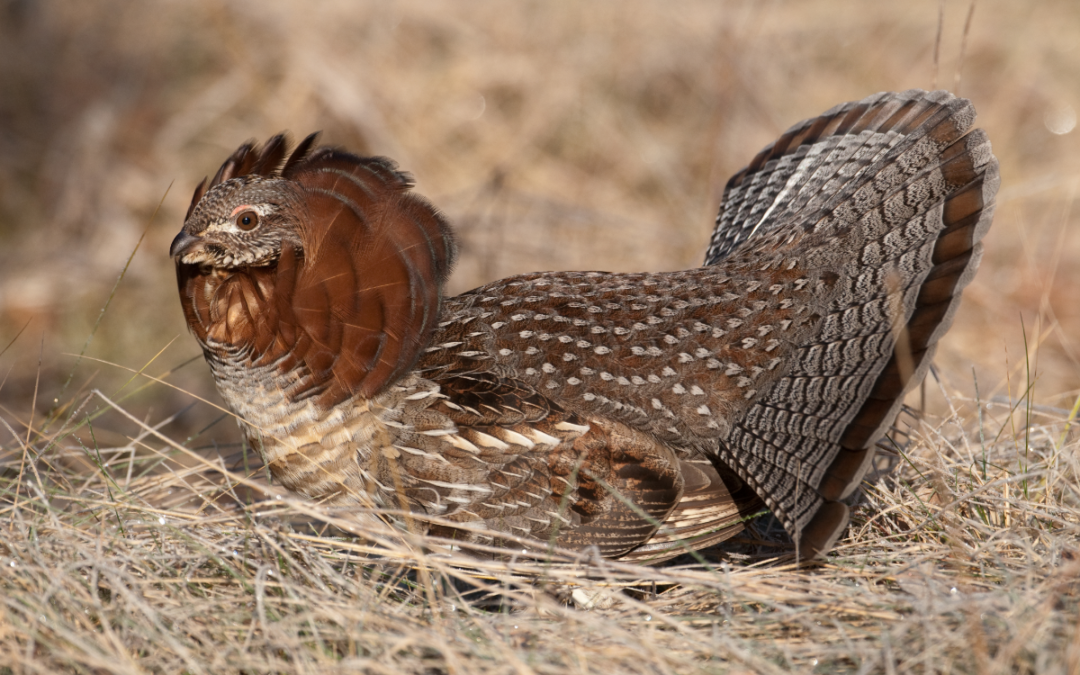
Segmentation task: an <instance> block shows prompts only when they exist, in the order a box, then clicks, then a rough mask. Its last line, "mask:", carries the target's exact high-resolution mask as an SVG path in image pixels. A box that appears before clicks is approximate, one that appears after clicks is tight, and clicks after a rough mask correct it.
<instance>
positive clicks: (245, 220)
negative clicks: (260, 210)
mask: <svg viewBox="0 0 1080 675" xmlns="http://www.w3.org/2000/svg"><path fill="white" fill-rule="evenodd" d="M258 224H259V214H257V213H255V212H254V211H244V212H243V213H241V214H240V215H238V216H237V217H236V226H237V227H239V228H240V229H241V230H254V229H255V226H256V225H258Z"/></svg>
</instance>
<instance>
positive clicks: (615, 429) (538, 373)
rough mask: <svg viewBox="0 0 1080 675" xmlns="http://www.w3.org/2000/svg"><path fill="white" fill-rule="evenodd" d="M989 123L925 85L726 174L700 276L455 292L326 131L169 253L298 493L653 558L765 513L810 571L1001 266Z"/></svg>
mask: <svg viewBox="0 0 1080 675" xmlns="http://www.w3.org/2000/svg"><path fill="white" fill-rule="evenodd" d="M973 120H974V109H973V108H972V106H971V104H970V103H969V102H968V101H965V100H963V99H957V98H954V97H952V96H951V95H949V94H947V93H945V92H933V93H927V92H921V91H909V92H904V93H901V94H893V93H885V94H878V95H876V96H872V97H869V98H867V99H864V100H863V101H858V102H853V103H848V104H844V105H842V106H838V107H837V108H834V109H833V110H830V111H828V112H826V113H825V114H823V115H821V116H820V117H817V118H814V119H811V120H807V121H805V122H803V123H801V124H799V125H796V126H795V127H793V128H792V129H791V130H789V131H788V132H787V133H785V134H784V135H783V136H781V137H780V139H779V140H778V141H777V142H776V143H774V144H773V145H771V146H769V147H768V148H766V149H765V150H764V151H762V152H761V153H760V154H759V155H758V156H757V157H756V158H755V159H754V160H753V161H752V162H751V163H750V165H749V166H748V167H747V168H746V169H744V170H743V171H741V172H740V173H739V174H737V175H736V176H735V177H734V178H732V180H731V181H730V182H729V183H728V186H727V189H726V190H725V194H724V201H723V206H722V208H721V212H720V216H719V217H718V218H717V224H716V229H715V231H714V234H713V238H712V241H711V243H710V247H709V251H708V253H707V257H706V264H705V266H703V267H700V268H697V269H691V270H686V271H683V272H670V273H641V274H610V273H605V272H558V273H555V272H547V273H534V274H526V275H521V276H516V277H511V278H508V279H503V280H500V281H496V282H494V283H491V284H488V285H486V286H483V287H480V288H477V289H475V290H473V291H470V292H468V293H464V294H462V295H460V296H457V297H454V298H442V297H441V288H442V284H443V281H444V280H445V278H446V276H447V274H448V273H449V270H450V267H451V266H452V264H453V259H454V245H453V240H452V237H451V234H450V230H449V227H448V226H447V224H446V223H445V222H444V221H443V220H442V218H441V217H440V216H439V215H438V213H437V212H436V211H435V210H434V209H433V208H432V207H431V206H430V205H429V204H427V202H425V201H424V200H423V199H421V198H419V197H417V196H415V195H414V194H412V193H411V192H409V188H410V186H411V183H410V180H409V178H408V177H407V176H406V175H405V174H402V173H400V172H399V171H398V170H397V169H396V167H395V166H394V164H393V163H392V162H390V161H389V160H386V159H382V158H362V157H356V156H353V155H350V154H348V153H346V152H343V151H340V150H334V149H330V148H317V149H316V148H315V145H314V136H309V137H308V138H307V139H305V141H304V142H303V143H301V144H300V146H299V147H298V148H297V149H296V150H294V151H293V152H292V153H288V152H287V150H286V142H285V140H284V139H283V137H281V136H277V137H275V138H273V139H271V140H270V141H268V142H267V143H266V144H265V145H264V146H262V147H261V148H258V149H256V148H254V147H253V146H252V145H251V144H248V145H244V146H242V147H241V148H240V149H239V150H237V152H236V153H234V154H233V156H232V157H230V158H229V159H228V160H227V161H226V163H225V164H224V165H223V166H222V168H221V170H220V171H219V172H218V174H217V176H215V177H214V179H213V180H212V181H210V183H209V185H207V184H206V182H205V181H204V183H203V184H202V185H200V186H199V188H198V189H197V190H196V192H195V196H194V198H193V200H192V206H191V209H190V210H189V212H188V216H187V220H186V222H185V224H184V228H183V230H182V231H181V233H180V234H179V235H178V236H177V238H176V240H175V241H174V242H173V246H172V256H173V258H174V259H175V260H176V263H177V276H178V280H179V285H180V294H181V300H182V303H183V306H184V312H185V316H186V317H187V320H188V323H189V325H190V326H191V329H192V331H193V333H194V334H195V336H196V338H197V339H198V340H199V342H200V344H201V345H202V347H203V350H204V353H205V355H206V358H207V361H208V362H209V364H210V367H211V370H212V372H213V374H214V378H215V381H216V382H217V385H218V388H219V390H220V391H221V393H222V396H223V397H224V398H225V400H226V402H227V403H228V404H229V406H230V407H231V408H232V409H233V410H234V411H235V412H236V414H237V415H238V417H239V418H240V419H241V426H242V427H243V428H244V431H245V433H246V435H247V438H248V440H249V441H250V442H251V444H252V445H253V446H254V447H256V448H258V449H259V451H260V452H261V453H262V454H263V457H264V459H265V460H266V462H267V464H268V465H269V467H270V470H271V472H272V473H273V475H274V476H275V477H276V478H277V479H278V480H279V481H280V482H281V483H282V484H283V485H285V486H286V487H288V488H289V489H292V490H295V491H297V492H299V493H301V494H303V495H306V496H308V497H310V498H313V499H318V500H324V501H328V502H331V503H334V504H340V505H348V504H350V503H357V504H373V505H377V506H385V507H388V508H390V509H402V508H404V509H407V510H409V511H412V512H413V513H414V514H416V516H417V518H415V519H411V520H414V521H415V522H418V523H421V524H422V525H421V526H423V527H425V528H427V529H429V531H431V532H432V533H434V534H439V535H443V536H447V537H452V538H456V539H458V540H463V541H478V542H482V543H496V544H498V543H499V541H500V540H499V534H500V533H502V534H505V535H512V536H515V537H523V538H526V539H531V540H535V541H536V542H538V545H539V544H544V543H547V542H554V543H557V544H558V545H561V546H565V547H570V548H579V549H580V548H585V547H590V546H595V547H597V549H598V550H599V552H600V553H601V554H602V555H604V556H609V557H620V556H621V557H625V558H630V559H638V560H647V561H656V560H661V559H664V558H667V557H670V556H671V555H675V554H677V553H679V552H681V551H682V550H684V549H685V548H686V547H691V548H701V547H703V546H707V545H710V544H713V543H715V542H717V541H721V540H723V539H725V538H727V537H729V536H731V535H732V534H734V533H735V532H737V531H738V530H739V529H740V528H741V519H742V518H743V517H745V515H746V514H748V513H751V512H753V511H754V510H756V509H757V508H758V506H759V505H760V503H761V502H764V504H766V505H767V506H768V508H770V509H771V510H772V511H773V512H774V513H775V514H776V515H777V517H778V518H779V519H780V520H781V521H782V522H783V524H784V526H785V527H786V528H787V530H788V532H789V533H791V535H792V537H793V539H794V540H795V542H796V546H797V547H798V549H799V553H800V555H801V556H802V557H804V558H807V557H811V556H814V555H818V554H821V553H824V552H826V551H828V549H829V548H830V547H831V546H832V545H833V543H834V542H835V540H836V538H837V537H838V536H839V535H840V533H841V532H842V531H843V529H844V527H845V526H846V524H847V520H848V509H847V506H845V505H844V503H843V502H842V501H841V500H843V499H844V498H846V497H847V496H848V495H849V494H850V493H851V492H852V491H853V490H854V489H855V488H856V487H857V485H858V483H859V481H860V480H861V478H862V476H863V474H864V473H865V471H866V468H867V466H868V464H869V461H870V458H871V455H872V452H873V447H874V444H875V443H876V442H877V441H878V440H879V439H880V438H881V436H882V435H883V434H884V432H885V430H886V429H887V428H888V427H889V425H890V424H892V421H893V419H894V418H895V416H896V412H897V410H898V408H899V406H900V405H901V401H902V399H903V394H904V392H905V391H906V390H907V389H908V388H909V387H910V386H911V385H912V383H914V382H917V381H918V380H919V379H920V378H921V377H922V376H923V374H924V373H925V371H926V369H927V368H928V366H929V363H930V359H931V357H932V354H933V350H934V347H935V345H936V343H937V341H938V340H939V339H940V337H941V335H942V334H943V333H944V332H945V330H946V329H947V328H948V326H949V324H950V322H951V320H952V316H953V314H954V312H955V310H956V307H957V305H958V303H959V298H960V292H961V291H962V290H963V288H964V286H966V285H967V283H968V282H969V281H970V280H971V278H972V276H973V274H974V272H975V269H976V267H977V265H978V261H979V257H980V254H981V244H980V240H981V239H982V237H983V235H984V234H985V232H986V230H987V228H988V227H989V225H990V221H991V215H992V210H993V198H994V193H995V191H996V188H997V184H998V173H997V162H996V160H995V159H994V158H993V155H992V154H991V153H990V145H989V142H988V141H987V139H986V135H985V134H984V133H983V132H981V131H979V130H975V131H971V132H969V128H970V126H971V124H972V122H973ZM424 516H431V517H437V519H438V521H439V522H437V523H435V524H430V525H429V524H427V521H425V519H424Z"/></svg>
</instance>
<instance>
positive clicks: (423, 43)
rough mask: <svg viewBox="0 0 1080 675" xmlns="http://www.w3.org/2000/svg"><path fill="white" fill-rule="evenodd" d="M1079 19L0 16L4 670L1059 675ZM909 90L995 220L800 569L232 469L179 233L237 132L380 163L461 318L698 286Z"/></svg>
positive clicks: (957, 1)
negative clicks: (533, 293)
mask: <svg viewBox="0 0 1080 675" xmlns="http://www.w3.org/2000/svg"><path fill="white" fill-rule="evenodd" d="M1074 5H1075V2H1074V0H1040V1H1038V2H1023V3H1020V2H1013V1H1012V0H979V1H978V2H977V3H971V2H968V1H961V0H945V1H942V2H939V1H938V0H920V1H916V2H906V3H885V2H879V3H866V2H856V1H854V0H850V1H849V0H800V1H798V2H796V1H784V0H773V1H770V2H741V1H736V0H730V1H720V0H686V1H685V2H679V3H671V2H666V1H663V0H620V1H619V2H590V3H546V2H503V1H500V0H477V1H476V2H471V3H468V4H464V3H452V2H442V1H438V0H402V1H401V2H396V3H385V2H378V3H376V2H371V3H366V2H329V1H328V2H322V3H317V4H310V5H308V4H304V5H301V4H299V3H289V2H276V1H264V2H258V3H256V2H246V1H244V0H231V1H230V2H224V3H219V2H210V1H208V0H206V1H204V0H193V1H190V2H167V1H165V0H160V1H158V2H139V3H133V2H128V1H126V0H101V1H100V2H95V3H83V2H66V1H64V0H44V1H42V2H33V3H31V2H23V1H21V0H0V675H6V673H9V672H10V673H53V672H76V673H113V672H116V673H120V672H123V673H127V672H132V673H135V672H140V673H141V672H161V673H176V672H189V673H227V672H249V673H257V672H320V673H322V672H338V671H349V672H372V673H399V672H406V673H412V672H416V673H443V672H447V673H466V674H467V673H481V672H499V673H502V672H515V673H527V672H541V673H564V672H569V673H575V672H580V673H604V674H606V673H621V672H626V673H639V672H640V673H680V674H681V673H691V672H715V673H726V672H763V673H771V672H810V671H814V670H816V671H817V672H823V673H824V672H837V671H841V672H843V671H847V672H867V673H869V672H874V673H876V672H881V673H894V672H895V673H902V672H916V673H938V672H962V673H967V672H971V673H984V672H1001V673H1013V672H1031V673H1078V672H1080V601H1078V597H1080V596H1078V588H1077V581H1076V580H1077V578H1078V574H1080V537H1078V534H1080V532H1078V528H1080V502H1078V497H1077V490H1078V486H1080V481H1078V471H1077V469H1078V463H1080V459H1078V457H1080V452H1078V451H1080V438H1078V436H1077V431H1076V429H1075V421H1076V403H1077V400H1078V397H1080V345H1078V344H1077V336H1078V335H1080V303H1077V302H1076V298H1077V297H1080V274H1077V272H1076V261H1077V260H1080V236H1078V235H1077V232H1078V225H1080V223H1078V222H1077V221H1078V220H1080V210H1078V209H1076V208H1074V202H1075V199H1076V195H1077V192H1078V187H1080V131H1077V130H1075V129H1076V119H1077V111H1078V110H1080V90H1078V89H1077V87H1076V82H1078V81H1080V12H1077V11H1076V8H1075V6H1074ZM972 8H974V11H973V13H971V11H972ZM934 86H943V87H947V88H950V89H952V90H954V91H959V93H960V94H962V95H964V96H968V97H970V98H971V99H972V100H973V101H974V103H975V105H976V108H977V110H978V111H979V119H978V122H977V124H978V125H979V126H981V127H983V128H985V129H986V130H987V131H988V133H989V135H990V138H991V140H992V142H993V145H994V151H995V154H996V155H997V157H998V158H999V160H1000V162H1001V170H1002V178H1003V181H1002V189H1001V192H1000V194H999V198H998V208H997V214H996V217H995V223H994V226H993V228H992V230H991V232H990V234H989V235H988V236H987V239H986V240H985V243H986V255H985V258H984V261H983V265H982V268H981V270H980V272H979V274H978V276H977V277H976V279H975V281H974V282H973V283H972V284H971V286H970V287H969V288H968V289H967V290H966V292H965V299H964V304H963V306H962V307H961V311H960V313H959V314H958V316H957V319H956V323H955V326H954V328H953V330H952V331H951V333H950V334H949V335H948V336H947V337H946V338H945V340H944V341H943V343H942V345H941V348H940V350H939V351H938V354H937V358H936V365H937V375H936V377H935V378H933V379H931V380H930V381H929V382H928V383H927V385H926V387H925V388H924V392H923V395H919V394H916V395H915V396H913V398H912V399H911V400H910V401H909V403H910V404H911V405H912V406H914V407H916V408H919V409H921V410H923V411H924V413H923V415H922V417H921V418H917V417H912V416H905V419H904V421H903V422H902V424H901V427H902V428H904V429H906V430H907V433H906V434H904V435H900V436H896V437H895V438H894V439H893V440H894V441H895V444H892V445H890V447H889V448H888V449H887V451H886V452H885V453H883V456H882V457H883V460H882V467H881V468H882V471H880V472H879V473H878V474H877V475H875V476H874V477H872V478H871V479H870V480H869V481H868V482H867V484H866V486H865V490H864V492H863V495H862V497H860V501H859V502H858V503H857V506H856V509H855V518H854V524H853V526H852V528H851V530H850V532H849V535H848V538H847V539H845V540H843V541H842V542H841V543H840V545H839V546H838V547H837V549H836V550H835V551H834V552H833V554H832V555H830V557H829V559H828V561H827V562H826V563H825V564H823V565H821V566H818V567H814V568H804V569H796V568H794V567H793V565H792V563H791V550H790V548H789V547H788V544H787V539H786V537H785V536H784V535H783V533H782V532H781V530H780V528H779V527H778V525H777V524H776V523H775V522H774V521H772V520H771V519H770V518H769V517H768V516H763V517H761V518H758V519H756V520H755V521H754V522H752V523H751V524H750V526H749V529H748V531H747V532H746V533H745V535H744V536H742V537H741V538H740V539H739V540H737V541H736V542H735V543H734V544H731V545H728V546H725V547H723V548H722V549H718V550H712V551H709V552H707V553H706V554H705V555H704V556H703V557H702V558H700V559H696V558H692V557H689V556H687V557H684V558H683V559H681V560H677V561H674V563H672V564H669V565H667V566H665V567H663V568H661V569H648V568H639V567H632V566H627V565H620V564H615V563H604V562H602V561H595V560H574V559H572V558H565V557H563V558H557V559H555V560H552V561H551V562H548V563H540V562H537V561H531V560H524V559H520V560H511V561H507V562H500V563H490V562H489V563H483V564H481V563H476V562H471V563H470V562H469V561H468V560H465V559H462V558H461V557H460V556H459V557H457V558H452V557H447V556H446V555H442V554H440V553H437V552H436V553H433V552H432V551H433V550H434V551H437V542H426V544H427V546H425V542H419V541H416V540H414V539H412V538H410V537H409V536H406V535H404V534H402V533H397V532H394V531H390V530H386V531H381V530H380V531H375V530H376V529H378V528H375V529H373V528H371V527H367V528H366V529H365V530H364V533H363V534H364V536H345V535H344V534H342V533H344V532H347V531H348V529H349V528H350V527H351V525H350V523H349V522H348V521H347V519H341V518H340V517H337V519H335V518H329V520H330V521H331V523H332V525H333V527H332V528H330V529H327V527H326V526H325V525H319V523H324V522H325V521H326V520H327V517H325V516H324V515H322V514H319V513H316V512H314V511H313V510H312V508H313V507H311V506H310V505H307V504H304V503H300V502H294V501H292V500H291V499H290V498H289V497H288V496H287V495H279V494H278V493H277V492H276V491H275V489H274V488H273V487H272V486H269V485H267V483H266V481H265V480H264V478H263V476H262V474H261V473H260V472H259V471H258V470H255V463H254V462H252V461H251V458H247V461H246V463H245V458H244V457H243V452H242V448H240V447H239V445H238V444H237V443H238V434H237V432H236V425H235V424H234V423H233V422H232V421H231V420H230V419H228V417H227V416H226V415H225V414H223V413H222V411H220V410H219V409H218V408H217V407H216V406H217V405H218V403H219V399H218V398H217V397H216V394H215V393H214V391H213V386H212V384H211V381H210V378H209V374H208V373H207V372H206V368H205V366H204V365H203V363H202V359H201V356H200V355H199V353H198V350H197V348H196V346H195V344H194V342H193V341H192V340H191V339H190V338H189V337H188V336H187V335H186V334H185V333H186V330H185V328H184V325H183V321H182V317H181V314H180V309H179V303H178V302H177V301H176V291H175V281H174V279H173V270H172V266H171V264H170V263H169V261H168V258H167V253H166V252H167V249H168V243H169V241H170V240H171V238H172V237H173V236H174V235H175V233H176V232H177V231H178V229H179V227H180V224H181V221H182V218H183V214H184V211H185V209H186V207H187V203H188V199H189V198H190V194H191V189H192V188H193V187H194V185H195V184H196V183H197V182H198V180H199V179H201V178H202V176H203V175H205V174H207V173H211V172H212V171H214V170H215V169H216V167H217V165H218V164H219V163H220V161H221V160H222V159H223V158H224V157H225V156H226V155H227V154H228V153H229V152H230V151H231V150H232V149H234V148H235V147H236V146H237V145H238V144H239V143H241V142H243V141H244V140H246V139H248V138H252V137H255V138H259V139H264V138H266V137H268V136H269V135H271V134H273V133H276V132H278V131H280V130H282V129H289V130H291V131H292V132H293V133H294V135H295V136H303V135H304V134H306V133H307V132H309V131H311V130H314V129H322V130H323V132H324V139H325V140H326V141H327V142H329V143H335V144H342V145H346V146H348V147H349V148H352V149H354V150H356V151H359V152H365V153H372V154H384V155H389V156H391V157H393V158H395V159H396V160H398V162H399V163H400V164H401V165H402V166H403V167H404V168H405V169H408V170H409V171H411V172H413V173H414V174H415V175H416V178H417V183H418V190H419V191H420V192H421V193H423V194H424V195H426V196H427V197H429V198H430V199H431V200H432V201H433V202H434V203H435V204H436V205H438V206H439V207H440V208H442V209H443V210H444V212H445V213H446V215H447V216H448V218H449V219H450V221H451V222H452V223H453V224H454V226H455V228H456V229H457V231H458V235H459V240H460V242H461V245H462V256H461V262H460V264H459V266H458V269H457V270H456V272H455V275H454V277H453V279H452V280H451V288H450V290H451V292H455V293H456V292H460V291H463V290H466V289H468V288H471V287H474V286H476V285H478V284H481V283H484V282H486V281H490V280H492V279H495V278H498V277H502V276H506V275H509V274H513V273H517V272H525V271H533V270H542V269H608V270H616V271H630V270H663V269H677V268H685V267H688V266H691V265H695V264H698V263H699V262H700V259H701V255H702V252H703V250H704V246H705V242H706V241H707V239H708V234H709V231H710V223H711V220H712V217H713V214H715V211H716V207H717V203H718V201H719V196H720V194H721V191H722V188H723V184H724V182H725V181H726V180H727V178H728V176H730V175H731V174H732V173H734V172H735V171H736V170H738V168H739V167H740V166H742V165H743V164H745V163H746V162H747V161H748V160H749V159H750V158H751V157H752V156H753V154H754V153H755V152H756V151H757V150H758V149H760V148H761V147H762V146H763V145H765V144H766V143H768V142H770V141H771V140H773V139H774V138H775V137H776V136H777V135H778V134H779V133H781V132H782V131H783V130H784V129H785V128H786V127H788V126H789V125H790V124H792V123H794V122H796V121H797V120H799V119H802V118H805V117H808V116H812V115H815V114H818V113H820V112H822V111H823V110H825V109H827V108H829V107H831V106H832V105H834V104H836V103H839V102H841V101H846V100H853V99H859V98H862V97H864V96H866V95H867V94H870V93H873V92H875V91H880V90H902V89H906V88H910V87H919V88H932V87H934ZM170 184H171V185H172V187H170ZM121 273H123V276H122V277H121ZM118 277H119V278H120V279H119V281H118ZM79 355H82V356H81V357H80V356H79ZM151 376H152V377H151ZM886 469H888V470H886ZM279 497H280V498H279Z"/></svg>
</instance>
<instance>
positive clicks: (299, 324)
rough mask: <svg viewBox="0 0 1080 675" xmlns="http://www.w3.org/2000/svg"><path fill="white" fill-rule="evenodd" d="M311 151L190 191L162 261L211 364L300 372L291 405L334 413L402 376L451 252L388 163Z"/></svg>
mask: <svg viewBox="0 0 1080 675" xmlns="http://www.w3.org/2000/svg"><path fill="white" fill-rule="evenodd" d="M315 140H316V134H312V135H310V136H308V137H307V138H306V139H304V140H303V142H301V143H300V144H299V145H298V146H297V147H296V149H295V150H293V151H292V152H291V153H290V152H288V141H287V139H286V137H285V136H284V135H278V136H275V137H273V138H271V139H270V140H269V141H267V142H266V143H265V144H263V145H262V146H261V147H255V145H254V144H253V143H246V144H244V145H242V146H240V147H239V148H238V149H237V150H236V152H234V153H233V154H232V156H230V157H229V158H228V159H227V160H226V161H225V163H224V164H222V166H221V168H220V169H219V170H218V172H217V174H216V175H215V176H214V178H213V179H212V180H210V181H209V183H208V182H207V181H206V180H205V179H204V180H203V182H202V183H201V184H200V185H199V187H198V188H196V190H195V195H194V197H193V198H192V200H191V206H190V207H189V208H188V212H187V216H186V218H185V222H184V226H183V229H182V230H181V231H180V233H179V234H178V235H177V236H176V238H175V239H174V240H173V243H172V247H171V249H170V254H171V255H172V258H173V260H174V261H175V263H176V272H177V281H178V283H179V287H180V297H181V303H182V304H183V307H184V314H185V317H186V318H187V321H188V326H189V328H190V329H191V330H192V332H193V333H194V334H195V337H196V338H197V339H198V340H199V342H200V344H201V345H202V347H203V349H204V352H205V353H206V355H207V358H208V359H210V360H212V361H213V360H215V359H216V360H218V361H222V360H228V361H232V362H236V365H242V366H245V367H250V366H267V367H273V368H276V369H278V370H283V371H294V370H295V371H299V377H300V381H301V382H302V383H303V385H304V386H302V387H300V388H299V390H298V391H296V392H294V393H295V395H297V396H313V395H317V396H319V397H322V398H323V399H325V400H324V401H323V402H324V403H326V404H328V405H329V404H333V403H335V402H337V400H340V399H342V398H345V397H347V396H350V395H355V394H360V395H362V396H365V397H370V396H372V395H374V394H375V393H377V392H378V391H379V390H381V389H382V388H384V387H386V386H387V385H388V384H390V383H392V382H393V381H394V380H396V379H397V378H399V377H401V376H402V375H403V374H404V373H406V372H408V370H409V369H410V368H411V367H412V365H413V364H414V363H415V362H416V359H417V358H418V357H419V355H420V353H421V352H422V350H423V349H424V347H426V346H427V342H428V340H429V339H430V336H431V332H432V330H433V329H434V327H435V324H436V322H437V320H438V315H439V306H440V302H441V296H442V286H443V283H444V282H445V280H446V277H447V276H448V275H449V272H450V269H451V267H452V265H453V262H454V257H455V252H456V249H455V246H454V241H453V237H452V235H451V232H450V228H449V226H448V225H447V223H446V222H445V220H444V219H443V218H442V217H441V216H440V215H439V213H438V212H437V211H436V210H435V209H434V208H433V207H432V206H431V205H430V204H429V203H428V202H427V201H426V200H424V199H423V198H422V197H420V196H418V195H416V194H413V193H412V192H410V188H411V187H412V180H411V178H410V177H409V175H408V174H406V173H404V172H402V171H399V170H398V168H397V166H396V165H395V164H394V162H392V161H391V160H388V159H386V158H383V157H359V156H356V155H353V154H350V153H348V152H344V151H342V150H339V149H335V148H331V147H315Z"/></svg>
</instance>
